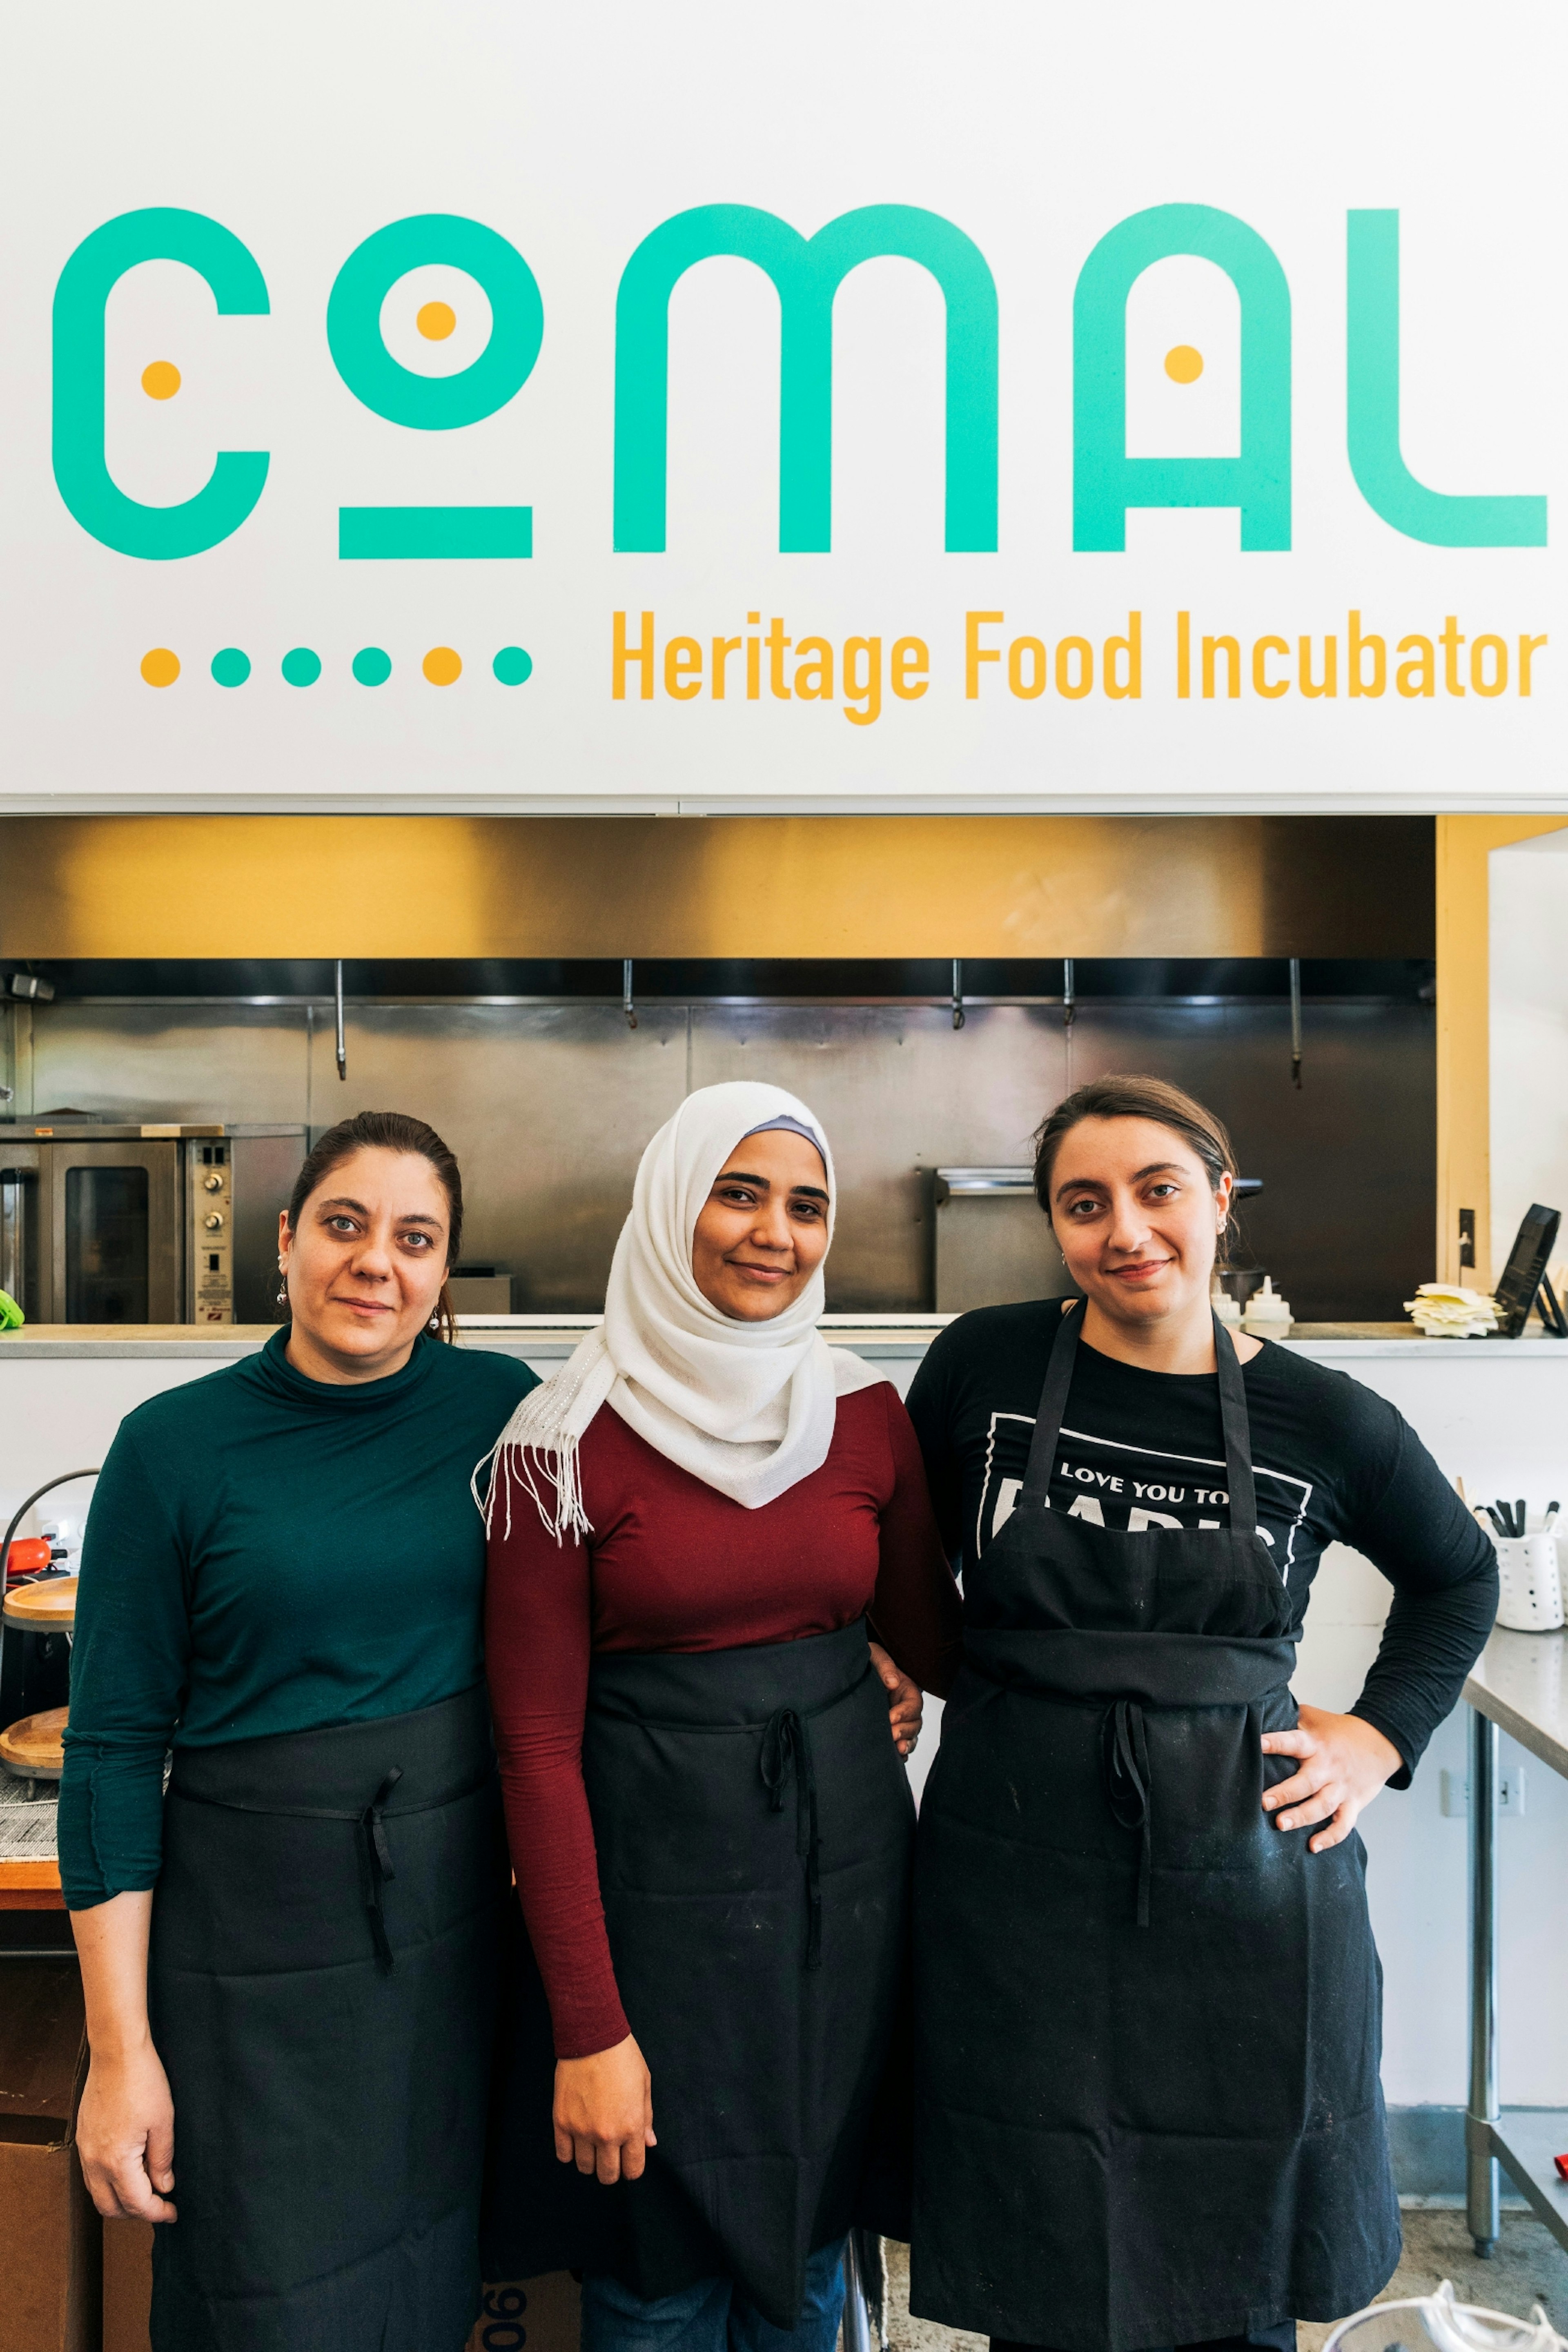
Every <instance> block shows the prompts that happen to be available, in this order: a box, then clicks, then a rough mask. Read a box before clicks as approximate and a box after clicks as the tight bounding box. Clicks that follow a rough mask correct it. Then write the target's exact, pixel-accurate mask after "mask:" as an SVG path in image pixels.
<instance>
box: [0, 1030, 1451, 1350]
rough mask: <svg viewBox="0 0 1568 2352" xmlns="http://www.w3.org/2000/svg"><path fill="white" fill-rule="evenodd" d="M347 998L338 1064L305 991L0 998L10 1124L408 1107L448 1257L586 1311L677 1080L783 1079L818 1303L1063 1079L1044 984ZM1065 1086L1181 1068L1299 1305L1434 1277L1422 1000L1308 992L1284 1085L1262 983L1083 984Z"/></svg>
mask: <svg viewBox="0 0 1568 2352" xmlns="http://www.w3.org/2000/svg"><path fill="white" fill-rule="evenodd" d="M637 1023H638V1025H637V1029H636V1030H635V1031H633V1030H630V1029H628V1027H627V1025H626V1021H625V1018H624V1017H623V1014H622V1012H621V1009H620V1007H619V1005H618V1004H610V1003H590V1002H583V1001H577V1002H558V1003H537V1002H526V1003H484V1002H479V1003H401V1002H400V1003H351V1005H350V1008H349V1018H348V1082H347V1084H346V1085H342V1084H340V1083H339V1080H338V1077H337V1074H336V1070H335V1068H334V1066H333V1054H332V1042H333V1041H332V1034H331V1016H330V1012H329V1011H328V1009H327V1008H325V1007H323V1006H321V1005H320V1004H313V1005H307V1004H305V1003H297V1002H290V1003H263V1004H257V1003H239V1002H234V1001H224V1002H185V1003H175V1002H170V1001H151V1000H147V1001H138V1002H102V1001H99V1002H93V1001H90V1000H88V1001H69V1000H62V1001H59V1002H57V1003H53V1004H48V1005H39V1006H38V1007H37V1008H36V1009H35V1008H31V1007H26V1008H24V1007H17V1008H14V1009H13V1008H7V1024H8V1033H9V1034H7V1036H6V1038H5V1069H4V1070H3V1071H0V1079H4V1081H5V1083H9V1084H12V1085H14V1086H15V1087H16V1102H15V1104H14V1105H12V1106H11V1107H10V1108H12V1109H13V1110H14V1112H16V1114H19V1115H21V1116H23V1117H26V1116H28V1115H30V1114H37V1113H41V1112H43V1111H46V1110H48V1109H51V1108H61V1107H65V1106H71V1107H74V1108H79V1109H85V1110H90V1111H94V1112H100V1113H103V1114H106V1115H107V1114H114V1115H116V1116H120V1117H129V1116H139V1117H142V1118H164V1119H175V1118H183V1119H191V1118H230V1119H302V1120H304V1121H306V1122H308V1123H309V1124H310V1127H311V1129H312V1130H313V1131H315V1132H319V1131H320V1130H321V1129H323V1128H325V1127H327V1126H330V1125H331V1122H332V1121H333V1120H334V1119H336V1118H342V1117H344V1116H346V1115H347V1114H348V1113H349V1112H351V1111H355V1110H361V1109H366V1108H395V1109H399V1110H407V1111H413V1112H416V1114H417V1115H418V1116H419V1117H421V1118H426V1119H428V1120H429V1121H430V1122H431V1124H432V1125H433V1126H435V1127H436V1128H437V1129H439V1130H440V1132H441V1133H442V1134H443V1135H444V1136H445V1137H446V1138H447V1141H448V1142H449V1143H450V1144H451V1145H452V1147H453V1149H454V1150H455V1151H456V1152H457V1154H458V1160H460V1162H461V1164H462V1168H463V1175H464V1184H465V1190H466V1192H467V1197H468V1226H467V1232H466V1234H465V1239H464V1244H463V1255H464V1257H465V1259H467V1260H470V1261H481V1262H491V1261H493V1262H495V1263H498V1264H500V1265H504V1266H506V1267H508V1268H510V1272H511V1274H512V1275H513V1276H514V1297H515V1303H516V1305H517V1306H518V1307H520V1308H534V1309H539V1310H550V1309H555V1310H561V1311H564V1310H569V1309H573V1308H583V1307H593V1306H596V1305H597V1304H598V1303H599V1301H600V1299H601V1298H602V1297H603V1292H604V1283H605V1273H606V1270H607V1268H608V1265H609V1261H610V1253H611V1251H612V1249H613V1247H614V1244H615V1239H616V1233H617V1232H618V1230H619V1227H620V1223H621V1220H622V1218H623V1216H624V1215H625V1213H626V1204H627V1202H628V1199H629V1197H630V1192H631V1181H632V1175H633V1171H634V1170H635V1169H636V1166H637V1157H638V1154H639V1153H640V1151H641V1150H642V1148H643V1145H644V1144H645V1143H646V1142H647V1139H648V1137H649V1136H650V1135H651V1134H652V1132H653V1130H654V1129H655V1128H656V1127H658V1125H659V1124H660V1122H661V1121H662V1120H664V1119H665V1118H668V1116H669V1114H670V1113H671V1111H673V1110H674V1108H675V1107H676V1105H677V1104H678V1103H679V1100H680V1099H681V1097H682V1096H683V1095H684V1094H685V1093H686V1092H688V1091H689V1089H690V1088H692V1087H701V1086H709V1085H711V1084H712V1083H714V1082H715V1081H716V1080H718V1079H721V1078H737V1077H759V1078H763V1077H765V1078H770V1079H773V1080H776V1081H777V1082H778V1083H779V1084H780V1085H782V1086H785V1087H790V1088H791V1089H792V1090H793V1091H794V1092H795V1093H796V1094H798V1095H800V1096H801V1097H803V1098H804V1099H805V1101H806V1102H808V1103H809V1104H811V1106H812V1107H813V1108H814V1109H815V1110H816V1112H817V1113H818V1115H819V1116H820V1117H821V1118H822V1119H823V1120H824V1121H825V1122H826V1127H827V1129H828V1132H829V1134H830V1136H831V1139H832V1142H833V1148H834V1152H835V1155H836V1157H837V1164H838V1174H839V1183H840V1191H841V1206H840V1212H839V1223H838V1234H837V1241H836V1243H835V1246H834V1251H833V1255H832V1258H831V1260H830V1261H829V1266H828V1296H829V1304H830V1306H831V1307H834V1308H836V1309H848V1310H862V1311H875V1310H881V1311H884V1312H886V1311H896V1310H899V1309H918V1308H921V1307H929V1306H930V1305H931V1301H932V1288H931V1285H932V1263H931V1257H932V1250H931V1244H932V1227H931V1215H932V1207H931V1171H932V1170H934V1169H935V1168H936V1167H937V1166H939V1165H943V1166H945V1165H948V1164H950V1163H969V1164H978V1163H984V1164H1001V1163H1010V1162H1021V1161H1023V1160H1026V1159H1027V1157H1028V1156H1029V1134H1030V1130H1031V1129H1033V1128H1034V1127H1035V1125H1036V1124H1037V1121H1038V1120H1039V1119H1040V1118H1042V1117H1043V1116H1044V1114H1045V1112H1046V1111H1047V1109H1048V1108H1050V1106H1051V1105H1052V1104H1053V1103H1055V1102H1056V1101H1057V1100H1058V1098H1059V1097H1060V1096H1061V1095H1062V1094H1064V1093H1065V1092H1066V1091H1067V1088H1068V1083H1069V1070H1068V1050H1069V1049H1068V1035H1067V1033H1066V1031H1065V1030H1064V1026H1063V1018H1062V1013H1061V1008H1060V1007H1059V1005H1026V1004H992V1005H986V1004H971V1005H970V1007H969V1009H968V1015H967V1020H966V1023H965V1025H964V1027H963V1029H962V1030H958V1031H955V1030H954V1029H953V1027H952V1019H951V1015H950V1013H949V1012H948V1011H947V1010H946V1008H944V1007H942V1006H938V1005H925V1004H915V1003H903V1004H859V1005H857V1004H848V1005H826V1004H824V1005H803V1004H790V1003H777V1004H763V1005H738V1004H733V1003H692V1004H689V1005H687V1004H677V1003H657V1002H652V1003H642V1002H639V1003H638V1006H637ZM1070 1052H1071V1070H1070V1081H1071V1083H1074V1084H1081V1083H1082V1082H1083V1081H1084V1080H1085V1079H1086V1078H1089V1077H1091V1076H1096V1075H1098V1074H1100V1073H1101V1072H1105V1071H1110V1070H1135V1069H1141V1070H1148V1071H1152V1072H1153V1073H1154V1074H1155V1075H1156V1076H1161V1077H1165V1078H1169V1079H1172V1080H1173V1081H1174V1082H1175V1083H1176V1084H1177V1085H1179V1086H1183V1087H1187V1088H1189V1089H1190V1090H1191V1091H1192V1092H1193V1093H1194V1094H1196V1095H1198V1096H1200V1097H1202V1098H1203V1099H1204V1100H1205V1101H1206V1102H1208V1103H1209V1104H1211V1105H1212V1106H1213V1108H1215V1110H1217V1111H1218V1112H1219V1113H1220V1115H1221V1117H1222V1118H1225V1119H1226V1121H1227V1122H1228V1123H1229V1125H1230V1127H1231V1129H1232V1131H1233V1133H1234V1135H1235V1137H1236V1139H1237V1147H1238V1150H1239V1153H1240V1157H1241V1160H1242V1165H1243V1169H1244V1171H1245V1172H1246V1173H1247V1174H1248V1175H1255V1176H1261V1177H1262V1178H1263V1180H1264V1182H1265V1187H1266V1189H1265V1191H1264V1192H1263V1194H1262V1196H1261V1198H1260V1199H1259V1200H1258V1201H1257V1202H1254V1203H1252V1204H1250V1205H1249V1206H1248V1208H1247V1211H1246V1213H1245V1221H1244V1223H1245V1253H1246V1255H1247V1257H1248V1258H1249V1259H1250V1260H1252V1261H1256V1263H1258V1264H1259V1265H1267V1266H1268V1268H1269V1269H1270V1271H1271V1272H1272V1273H1273V1274H1274V1276H1275V1279H1276V1282H1277V1284H1278V1285H1279V1287H1280V1288H1281V1289H1283V1290H1284V1291H1285V1292H1286V1294H1287V1296H1288V1297H1289V1298H1290V1300H1291V1303H1292V1305H1293V1307H1295V1310H1296V1314H1297V1316H1298V1318H1300V1319H1302V1320H1324V1319H1337V1318H1347V1319H1378V1320H1381V1319H1387V1318H1395V1317H1397V1316H1398V1315H1399V1314H1400V1311H1401V1301H1402V1300H1403V1299H1404V1298H1405V1297H1409V1296H1410V1293H1411V1288H1412V1286H1413V1285H1414V1284H1415V1283H1416V1282H1419V1281H1424V1280H1426V1279H1427V1278H1428V1277H1429V1276H1430V1275H1431V1272H1432V1258H1433V1216H1434V1186H1435V1150H1436V1143H1435V1122H1436V1077H1435V1061H1434V1045H1433V1015H1432V1013H1431V1012H1430V1010H1429V1009H1428V1008H1427V1007H1426V1006H1423V1005H1419V1004H1414V1003H1386V1002H1382V1001H1373V1000H1366V1001H1361V1000H1354V999H1349V1000H1347V999H1339V1000H1333V1001H1322V1002H1318V1003H1309V1005H1308V1007H1307V1016H1306V1063H1305V1071H1304V1084H1303V1086H1302V1087H1301V1089H1300V1092H1297V1091H1295V1090H1294V1089H1293V1088H1292V1087H1291V1085H1290V1077H1289V1012H1288V1009H1287V1007H1286V1006H1285V1005H1284V1004H1283V1003H1273V1002H1258V1001H1257V1000H1251V1001H1241V1000H1236V1001H1228V1002H1220V1003H1213V1002H1210V1003H1193V1002H1190V1001H1182V1000H1157V1001H1156V1000H1150V1001H1138V1000H1129V999H1120V1000H1116V1001H1113V1002H1100V1003H1097V1002H1095V1001H1093V1000H1089V1001H1087V1002H1084V1003H1080V1005H1079V1012H1078V1017H1077V1021H1076V1024H1075V1026H1074V1028H1073V1030H1072V1033H1071V1041H1070Z"/></svg>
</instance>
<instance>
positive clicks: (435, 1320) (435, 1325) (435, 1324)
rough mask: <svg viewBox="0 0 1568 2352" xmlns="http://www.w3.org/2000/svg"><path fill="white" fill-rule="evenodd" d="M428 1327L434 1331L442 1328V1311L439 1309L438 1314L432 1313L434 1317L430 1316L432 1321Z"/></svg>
mask: <svg viewBox="0 0 1568 2352" xmlns="http://www.w3.org/2000/svg"><path fill="white" fill-rule="evenodd" d="M428 1328H430V1329H431V1330H432V1331H438V1330H439V1329H440V1328H441V1317H440V1313H439V1311H438V1310H437V1313H436V1314H434V1315H432V1317H431V1318H430V1322H429V1326H428Z"/></svg>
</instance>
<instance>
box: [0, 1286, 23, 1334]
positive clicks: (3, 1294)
mask: <svg viewBox="0 0 1568 2352" xmlns="http://www.w3.org/2000/svg"><path fill="white" fill-rule="evenodd" d="M26 1319H27V1318H26V1316H25V1315H24V1314H23V1312H22V1310H21V1308H20V1307H18V1306H17V1304H16V1300H15V1299H14V1298H13V1297H12V1296H11V1294H10V1292H9V1291H8V1290H0V1331H19V1330H20V1329H21V1328H22V1326H23V1324H24V1323H25V1322H26Z"/></svg>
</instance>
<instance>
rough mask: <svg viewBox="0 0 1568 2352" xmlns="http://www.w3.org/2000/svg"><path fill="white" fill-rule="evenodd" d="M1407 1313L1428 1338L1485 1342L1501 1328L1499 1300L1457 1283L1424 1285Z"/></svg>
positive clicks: (1409, 1302) (1430, 1283)
mask: <svg viewBox="0 0 1568 2352" xmlns="http://www.w3.org/2000/svg"><path fill="white" fill-rule="evenodd" d="M1405 1313H1406V1315H1408V1316H1409V1317H1410V1318H1411V1320H1412V1322H1414V1323H1416V1324H1419V1326H1420V1328H1421V1329H1422V1330H1423V1331H1424V1332H1425V1334H1426V1338H1427V1339H1485V1338H1486V1336H1487V1333H1488V1332H1489V1331H1495V1330H1496V1329H1497V1327H1498V1313H1497V1300H1496V1299H1495V1298H1491V1297H1489V1296H1488V1295H1487V1293H1486V1292H1485V1291H1484V1290H1466V1289H1464V1288H1463V1287H1462V1286H1461V1285H1459V1284H1458V1283H1457V1282H1423V1283H1420V1284H1418V1285H1417V1287H1416V1292H1415V1297H1414V1298H1407V1299H1406V1300H1405Z"/></svg>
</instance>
